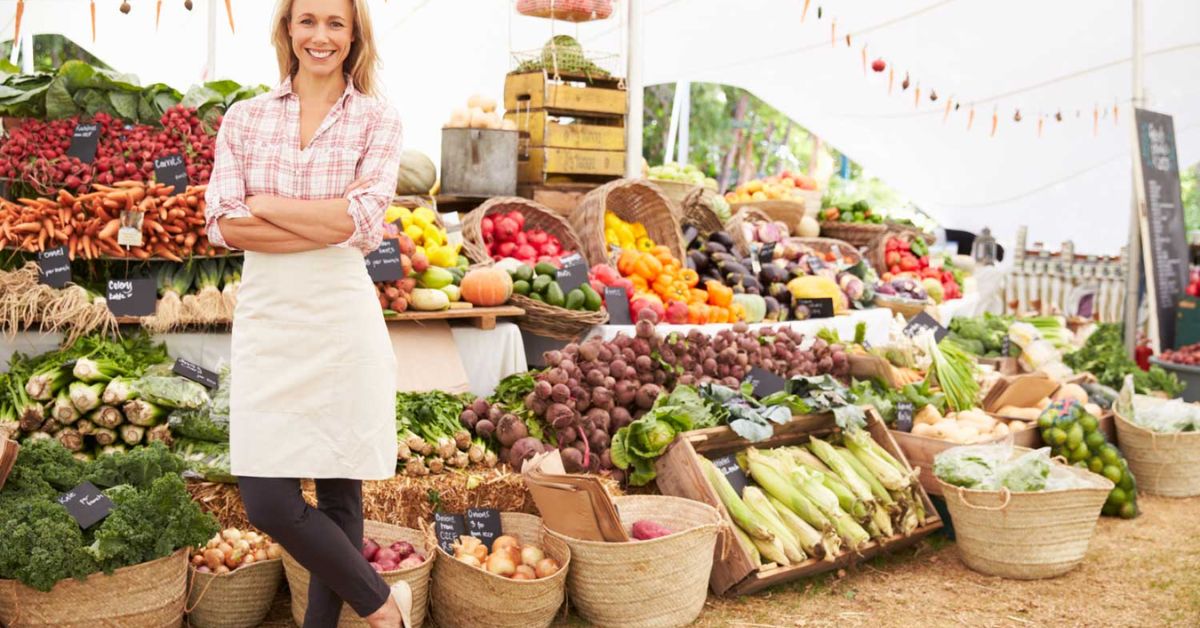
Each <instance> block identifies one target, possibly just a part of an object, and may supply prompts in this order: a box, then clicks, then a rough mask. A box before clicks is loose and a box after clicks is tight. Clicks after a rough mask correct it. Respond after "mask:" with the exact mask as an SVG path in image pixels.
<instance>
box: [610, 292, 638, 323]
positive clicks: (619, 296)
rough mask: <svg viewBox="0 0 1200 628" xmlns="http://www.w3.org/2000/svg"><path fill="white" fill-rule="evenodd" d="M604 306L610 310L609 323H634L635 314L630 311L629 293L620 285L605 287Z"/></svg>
mask: <svg viewBox="0 0 1200 628" xmlns="http://www.w3.org/2000/svg"><path fill="white" fill-rule="evenodd" d="M604 307H605V308H606V309H607V310H608V324H609V325H632V324H633V315H632V314H631V313H630V312H629V293H628V292H626V291H625V289H624V288H622V287H620V286H616V287H612V286H610V287H608V288H605V289H604Z"/></svg>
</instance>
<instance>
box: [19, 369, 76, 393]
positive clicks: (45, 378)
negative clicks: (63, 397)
mask: <svg viewBox="0 0 1200 628" xmlns="http://www.w3.org/2000/svg"><path fill="white" fill-rule="evenodd" d="M69 383H71V371H70V369H67V368H63V367H61V366H53V367H50V368H47V369H46V370H43V371H40V372H38V373H34V374H33V376H32V377H30V378H29V381H28V382H26V383H25V392H26V393H27V394H28V395H29V397H30V398H31V399H35V400H37V401H49V400H50V399H53V398H54V396H55V395H57V394H58V391H60V390H62V389H63V388H64V387H66V385H67V384H69Z"/></svg>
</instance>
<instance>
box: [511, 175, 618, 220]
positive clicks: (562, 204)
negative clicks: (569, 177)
mask: <svg viewBox="0 0 1200 628" xmlns="http://www.w3.org/2000/svg"><path fill="white" fill-rule="evenodd" d="M599 186H600V184H599V183H523V184H521V185H518V186H517V196H521V197H524V198H528V199H531V200H533V201H534V202H537V203H541V204H542V205H545V206H546V207H549V208H550V209H553V210H554V211H556V212H558V213H560V214H562V215H563V217H564V218H565V217H566V216H569V215H571V212H573V211H575V208H576V207H579V203H580V202H581V201H583V197H584V196H587V193H588V192H591V191H592V190H594V189H596V188H597V187H599Z"/></svg>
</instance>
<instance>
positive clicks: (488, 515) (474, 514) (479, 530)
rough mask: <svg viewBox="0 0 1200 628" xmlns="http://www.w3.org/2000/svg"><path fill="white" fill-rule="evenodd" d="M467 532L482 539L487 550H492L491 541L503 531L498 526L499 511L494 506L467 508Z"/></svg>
mask: <svg viewBox="0 0 1200 628" xmlns="http://www.w3.org/2000/svg"><path fill="white" fill-rule="evenodd" d="M467 533H468V534H470V535H471V536H473V537H475V538H477V539H479V540H480V541H483V544H484V545H486V546H487V548H488V551H489V552H490V551H492V543H493V542H494V541H495V540H496V539H497V538H498V537H499V536H500V535H501V534H503V533H504V532H503V530H502V529H501V527H500V511H499V510H496V509H495V508H468V509H467Z"/></svg>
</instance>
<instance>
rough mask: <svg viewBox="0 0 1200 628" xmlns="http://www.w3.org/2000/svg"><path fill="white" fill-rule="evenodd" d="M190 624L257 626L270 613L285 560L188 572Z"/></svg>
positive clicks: (211, 627) (225, 627)
mask: <svg viewBox="0 0 1200 628" xmlns="http://www.w3.org/2000/svg"><path fill="white" fill-rule="evenodd" d="M188 576H189V582H188V603H187V614H188V624H190V625H192V626H196V627H197V628H254V627H255V626H258V625H261V624H262V621H263V618H264V617H266V616H267V613H269V612H271V604H272V603H273V602H274V601H275V593H276V592H278V591H279V583H280V582H282V581H283V561H282V560H280V559H276V560H265V561H263V562H261V563H253V564H250V565H247V566H245V567H240V568H238V569H235V570H234V571H232V572H230V573H228V574H224V575H220V576H218V575H216V574H211V573H200V572H198V571H196V569H195V568H194V567H193V568H191V569H190V570H189V572H188Z"/></svg>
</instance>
